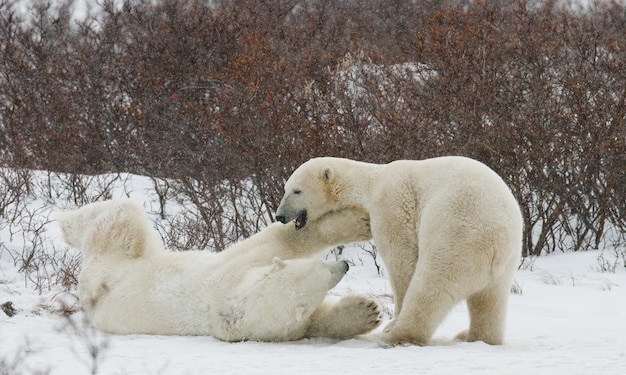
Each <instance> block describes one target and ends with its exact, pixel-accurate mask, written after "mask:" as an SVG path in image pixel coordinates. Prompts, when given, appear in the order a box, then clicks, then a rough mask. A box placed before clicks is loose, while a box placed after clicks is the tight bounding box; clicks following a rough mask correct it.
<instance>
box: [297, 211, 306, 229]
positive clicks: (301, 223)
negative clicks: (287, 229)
mask: <svg viewBox="0 0 626 375" xmlns="http://www.w3.org/2000/svg"><path fill="white" fill-rule="evenodd" d="M305 225H306V210H302V211H300V214H299V215H298V217H297V218H296V230H298V229H302V228H304V226H305Z"/></svg>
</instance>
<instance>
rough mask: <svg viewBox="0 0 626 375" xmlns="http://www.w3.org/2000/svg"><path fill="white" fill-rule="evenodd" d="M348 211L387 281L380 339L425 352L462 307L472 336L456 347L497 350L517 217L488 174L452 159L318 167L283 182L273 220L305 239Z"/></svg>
mask: <svg viewBox="0 0 626 375" xmlns="http://www.w3.org/2000/svg"><path fill="white" fill-rule="evenodd" d="M346 208H350V209H354V208H360V209H364V210H365V211H367V212H368V213H369V215H370V220H371V231H372V236H373V239H374V241H375V242H376V245H377V248H378V250H379V251H380V254H381V257H382V259H383V261H384V262H385V265H386V267H387V269H388V272H389V278H390V283H391V287H392V290H393V294H394V298H395V319H394V320H393V321H392V322H391V323H390V324H389V325H388V326H387V327H385V330H384V332H383V333H381V334H379V335H378V337H377V339H379V340H380V341H381V342H383V343H386V344H389V345H397V344H417V345H426V344H428V342H429V341H430V339H431V337H432V335H433V333H434V331H435V329H436V328H437V327H438V326H439V324H440V323H441V322H442V321H443V319H444V318H445V316H446V315H447V314H448V312H449V311H450V309H451V308H452V307H453V306H454V305H455V304H456V303H458V302H459V301H462V300H464V299H466V300H467V304H468V308H469V314H470V328H469V331H466V332H462V333H461V334H459V335H458V336H457V338H458V339H460V340H467V341H484V342H486V343H489V344H501V343H502V342H503V336H504V326H505V320H506V309H507V300H508V295H509V293H510V288H511V283H512V281H513V275H514V273H515V270H516V265H517V263H518V261H519V257H520V255H521V245H522V216H521V213H520V209H519V206H518V204H517V201H516V200H515V198H514V197H513V195H512V194H511V191H510V190H509V189H508V187H507V186H506V184H505V183H504V181H502V179H501V178H500V177H499V176H498V175H497V174H496V173H495V172H494V171H492V170H491V169H490V168H488V167H487V166H485V165H484V164H482V163H480V162H478V161H475V160H472V159H468V158H464V157H452V156H451V157H440V158H434V159H426V160H421V161H409V160H401V161H395V162H392V163H389V164H386V165H378V164H370V163H363V162H357V161H353V160H348V159H340V158H329V157H325V158H316V159H312V160H310V161H308V162H306V163H304V164H303V165H302V166H300V167H299V168H298V169H296V171H295V172H294V173H293V174H292V175H291V177H290V178H289V180H288V181H287V182H286V184H285V195H284V197H283V199H282V201H281V203H280V206H279V207H278V210H277V214H276V217H277V219H278V220H280V221H282V222H288V221H291V220H295V225H296V229H300V230H303V229H304V228H306V226H307V225H308V224H307V223H309V222H310V221H311V220H316V219H317V218H319V217H321V216H323V215H325V214H327V213H329V212H334V211H340V210H342V209H346Z"/></svg>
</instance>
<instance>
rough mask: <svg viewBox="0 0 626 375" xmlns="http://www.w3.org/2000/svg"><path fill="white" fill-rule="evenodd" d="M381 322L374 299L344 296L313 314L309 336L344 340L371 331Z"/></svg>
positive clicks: (379, 311) (378, 308) (379, 309)
mask: <svg viewBox="0 0 626 375" xmlns="http://www.w3.org/2000/svg"><path fill="white" fill-rule="evenodd" d="M381 322H382V314H381V307H380V305H379V304H378V302H376V301H375V300H374V299H372V298H367V297H364V296H357V295H352V296H346V297H343V298H341V299H340V300H339V301H338V302H336V303H333V304H328V305H326V306H323V307H321V308H320V309H318V310H317V311H316V312H315V313H314V314H313V316H312V317H311V325H310V327H309V336H311V337H313V336H317V337H330V338H335V339H340V340H346V339H350V338H353V337H355V336H358V335H362V334H365V333H368V332H370V331H372V330H373V329H375V328H376V327H378V326H379V325H380V323H381Z"/></svg>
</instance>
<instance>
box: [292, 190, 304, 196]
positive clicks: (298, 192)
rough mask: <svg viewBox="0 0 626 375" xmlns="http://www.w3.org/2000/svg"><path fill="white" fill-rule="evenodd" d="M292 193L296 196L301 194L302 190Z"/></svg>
mask: <svg viewBox="0 0 626 375" xmlns="http://www.w3.org/2000/svg"><path fill="white" fill-rule="evenodd" d="M293 193H294V194H295V195H298V194H300V193H302V190H300V189H296V190H294V191H293Z"/></svg>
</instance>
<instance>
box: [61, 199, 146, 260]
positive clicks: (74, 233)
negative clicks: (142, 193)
mask: <svg viewBox="0 0 626 375" xmlns="http://www.w3.org/2000/svg"><path fill="white" fill-rule="evenodd" d="M55 220H56V221H57V222H58V223H59V227H60V228H61V232H62V234H63V239H64V240H65V242H66V243H67V244H68V245H69V246H71V247H73V248H76V249H79V250H81V251H82V252H83V253H84V254H85V255H87V256H88V255H92V254H97V253H111V254H114V253H120V254H125V255H130V256H132V257H135V256H138V255H140V254H141V252H142V251H143V248H144V245H145V238H146V230H147V228H150V226H151V224H150V221H149V218H148V217H147V216H146V214H145V212H144V210H143V209H142V208H141V207H140V206H139V205H137V204H136V203H134V202H132V201H130V200H128V199H116V200H109V201H103V202H94V203H89V204H87V205H84V206H82V207H80V208H78V209H75V210H71V211H63V212H57V213H56V214H55Z"/></svg>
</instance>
